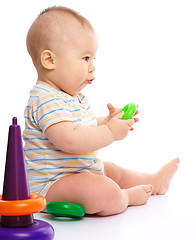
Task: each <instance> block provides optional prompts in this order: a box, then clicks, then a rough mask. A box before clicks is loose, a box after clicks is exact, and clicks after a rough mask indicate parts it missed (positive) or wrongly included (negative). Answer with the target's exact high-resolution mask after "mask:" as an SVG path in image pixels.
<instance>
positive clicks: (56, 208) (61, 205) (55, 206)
mask: <svg viewBox="0 0 196 240" xmlns="http://www.w3.org/2000/svg"><path fill="white" fill-rule="evenodd" d="M45 209H46V212H47V213H49V214H52V215H54V216H57V217H79V218H80V217H83V216H84V214H85V209H84V207H83V206H81V205H79V204H75V203H68V202H56V201H54V202H49V203H47V205H46V208H45Z"/></svg>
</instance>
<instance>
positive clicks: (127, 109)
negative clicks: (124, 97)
mask: <svg viewBox="0 0 196 240" xmlns="http://www.w3.org/2000/svg"><path fill="white" fill-rule="evenodd" d="M136 110H137V105H136V104H135V103H128V104H127V105H126V106H124V108H123V109H122V110H121V111H120V112H122V111H123V112H124V115H123V116H122V118H121V119H122V120H128V119H131V118H132V117H133V116H134V114H135V113H136Z"/></svg>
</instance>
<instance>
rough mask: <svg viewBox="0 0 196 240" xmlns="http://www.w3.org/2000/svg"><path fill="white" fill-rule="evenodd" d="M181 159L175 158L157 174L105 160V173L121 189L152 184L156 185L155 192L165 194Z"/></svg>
mask: <svg viewBox="0 0 196 240" xmlns="http://www.w3.org/2000/svg"><path fill="white" fill-rule="evenodd" d="M179 161H180V160H179V158H176V159H173V160H172V161H170V162H169V163H167V164H165V165H164V166H163V167H162V168H161V169H160V170H159V171H158V172H157V173H155V174H148V173H140V172H135V171H132V170H128V169H125V168H122V167H119V166H117V165H115V164H113V163H110V162H105V163H104V166H105V175H106V176H108V177H109V178H111V179H113V181H115V182H116V183H117V184H118V185H119V186H120V188H121V189H126V188H131V187H135V186H137V185H143V184H151V185H153V187H154V190H153V194H165V193H166V192H167V191H168V189H169V185H170V182H171V179H172V177H173V176H174V174H175V172H176V170H177V169H178V164H179Z"/></svg>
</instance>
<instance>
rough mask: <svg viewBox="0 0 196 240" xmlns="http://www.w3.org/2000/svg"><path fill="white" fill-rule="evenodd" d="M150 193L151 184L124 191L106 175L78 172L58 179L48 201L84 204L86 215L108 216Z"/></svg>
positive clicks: (141, 199)
mask: <svg viewBox="0 0 196 240" xmlns="http://www.w3.org/2000/svg"><path fill="white" fill-rule="evenodd" d="M136 192H137V196H136ZM151 193H152V186H142V187H141V186H140V187H138V189H134V188H133V189H124V190H122V189H121V188H120V187H119V185H118V184H117V183H115V182H114V181H113V180H112V179H110V178H108V177H106V176H97V175H94V174H92V173H78V174H74V175H70V176H67V177H62V178H61V179H60V180H58V181H57V182H55V183H54V184H53V185H52V186H51V187H50V189H49V190H48V193H47V194H46V200H47V201H48V202H50V201H65V202H73V203H77V204H81V205H83V206H84V208H85V212H86V213H87V214H98V215H100V216H108V215H113V214H118V213H121V212H123V211H124V210H125V209H126V208H127V206H129V205H133V204H134V205H140V204H144V203H145V202H146V201H147V199H148V197H149V196H150V195H151ZM136 197H137V198H138V200H137V199H136ZM139 201H140V202H139Z"/></svg>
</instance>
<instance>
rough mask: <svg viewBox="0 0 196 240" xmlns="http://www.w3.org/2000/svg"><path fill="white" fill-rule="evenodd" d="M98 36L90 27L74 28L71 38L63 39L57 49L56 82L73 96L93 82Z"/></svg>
mask: <svg viewBox="0 0 196 240" xmlns="http://www.w3.org/2000/svg"><path fill="white" fill-rule="evenodd" d="M97 47H98V42H97V36H96V34H95V32H94V31H93V30H92V29H90V28H89V27H82V26H77V28H74V29H72V34H71V36H70V38H69V40H66V41H65V42H63V41H62V44H61V46H59V48H58V49H57V51H56V60H55V62H56V68H55V74H56V75H55V84H56V85H57V87H59V88H60V89H62V90H63V91H64V92H66V93H68V94H69V95H71V96H73V97H74V96H76V95H77V94H78V93H79V92H80V91H81V90H82V89H83V88H84V87H86V86H87V85H88V84H91V83H92V82H93V80H94V79H95V77H94V71H95V67H94V63H93V61H94V58H95V55H96V51H97Z"/></svg>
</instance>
